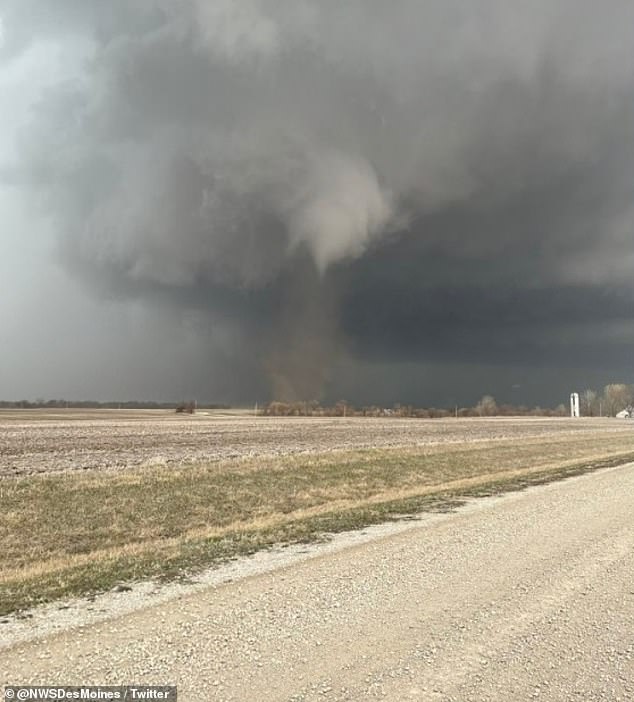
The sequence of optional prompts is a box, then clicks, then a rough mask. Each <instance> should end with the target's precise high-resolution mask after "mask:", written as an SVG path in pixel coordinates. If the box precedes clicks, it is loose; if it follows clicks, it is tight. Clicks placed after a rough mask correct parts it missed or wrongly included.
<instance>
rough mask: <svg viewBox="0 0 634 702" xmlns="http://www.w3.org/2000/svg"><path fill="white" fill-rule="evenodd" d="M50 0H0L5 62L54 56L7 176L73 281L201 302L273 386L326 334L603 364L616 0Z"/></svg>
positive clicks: (298, 372)
mask: <svg viewBox="0 0 634 702" xmlns="http://www.w3.org/2000/svg"><path fill="white" fill-rule="evenodd" d="M52 7H53V6H52V5H51V4H50V3H45V2H41V1H40V2H37V1H35V0H29V1H25V0H20V1H19V2H18V0H15V1H13V2H11V1H9V2H7V1H6V0H5V2H4V3H0V17H2V19H3V25H4V34H5V40H4V45H3V47H2V49H1V51H2V56H3V60H4V61H5V62H9V61H13V60H15V59H16V56H19V54H20V52H22V51H25V50H26V48H27V47H28V46H30V45H32V44H33V43H34V42H38V41H48V42H51V41H58V42H62V43H65V44H73V43H75V44H77V46H78V47H80V49H81V51H79V49H78V51H79V53H80V54H81V56H82V60H81V61H79V62H76V63H75V64H73V65H69V66H68V77H67V79H66V80H64V81H63V82H60V84H58V85H56V86H54V87H53V88H52V89H50V90H48V91H46V92H45V93H44V94H43V95H42V97H41V100H40V102H39V104H38V105H37V109H36V111H35V113H34V116H33V120H32V123H31V125H30V126H29V127H28V128H27V129H25V130H24V132H23V140H22V147H21V164H20V165H21V173H20V174H19V175H14V176H13V177H14V178H15V179H16V180H17V182H20V183H23V184H24V187H28V188H29V189H30V190H31V191H32V192H33V193H35V194H37V196H38V201H39V202H40V203H41V204H42V205H43V207H44V209H45V211H46V212H47V213H48V214H49V216H51V217H52V219H53V220H54V221H55V223H56V226H57V228H58V230H59V236H60V249H61V251H62V255H63V258H64V261H65V262H66V265H67V266H68V267H69V269H70V270H72V271H73V272H74V273H75V274H76V275H77V276H78V277H80V278H81V279H83V280H84V281H86V283H87V284H88V285H89V286H90V287H91V288H92V289H93V290H94V291H96V292H97V294H100V295H110V296H112V295H118V296H120V297H121V298H124V299H127V298H134V299H137V300H138V299H140V300H144V301H147V304H161V305H169V306H174V307H175V308H182V309H183V310H185V309H196V310H203V311H204V313H205V314H206V315H207V316H208V319H209V324H210V326H211V328H212V329H216V330H217V333H218V334H228V335H229V337H230V338H231V339H232V340H233V342H232V343H233V344H234V345H235V349H236V353H235V364H236V366H238V367H240V368H243V369H244V374H243V377H244V378H245V381H244V382H245V383H247V382H248V383H251V384H252V383H253V382H254V378H263V377H266V378H267V379H268V382H269V384H270V386H271V388H272V389H271V391H270V392H271V393H272V394H275V395H278V396H286V397H292V396H302V397H306V396H309V395H312V394H315V393H317V392H319V389H320V388H321V387H322V386H323V384H324V382H326V381H327V378H328V372H329V368H330V366H331V365H332V364H333V363H334V361H335V359H336V358H337V356H338V354H339V353H341V352H347V353H348V354H351V355H352V357H353V358H359V359H374V360H381V361H394V360H399V361H400V360H407V361H414V360H417V359H418V360H425V361H427V360H431V361H436V360H438V359H444V360H448V359H454V360H455V361H456V362H463V361H468V362H470V363H477V362H483V363H484V362H497V363H501V364H503V363H514V362H522V363H524V364H525V363H527V362H531V363H536V364H542V365H547V364H551V365H552V364H562V363H567V362H568V359H569V358H570V356H571V354H573V353H575V349H576V348H577V347H579V345H580V344H581V345H582V350H581V351H580V352H579V353H578V354H577V361H576V362H585V363H587V364H589V365H592V359H593V357H594V355H595V354H597V353H598V352H599V350H601V351H602V353H603V358H604V359H605V358H608V359H612V360H613V361H615V362H620V363H621V365H622V364H623V362H624V359H625V356H626V352H627V348H628V344H629V342H630V341H631V339H630V337H629V333H628V325H629V324H630V323H631V321H632V305H631V302H632V298H633V295H632V289H633V286H632V284H631V282H630V279H631V270H632V263H634V257H633V254H632V250H631V249H632V246H631V243H632V225H633V219H634V207H633V205H632V202H633V200H632V196H633V195H634V139H632V136H633V131H632V128H633V127H634V107H633V105H634V102H633V98H634V78H633V77H632V71H631V67H632V65H633V59H634V6H633V5H632V3H631V2H629V0H627V1H626V0H611V1H610V2H608V3H601V4H599V3H596V2H590V1H589V0H588V1H579V0H575V1H574V2H573V0H556V1H552V0H551V1H549V2H546V0H543V1H541V0H535V1H534V2H531V3H508V2H502V0H482V1H481V2H478V3H472V2H464V1H463V0H442V1H440V0H434V1H431V2H425V3H420V2H414V1H413V0H411V1H406V0H401V1H399V2H394V3H385V2H378V1H377V2H368V1H364V2H361V1H360V0H359V1H358V2H354V1H353V2H347V3H339V2H334V1H332V2H319V3H317V2H301V1H299V0H294V1H293V2H291V1H290V0H286V1H282V0H279V1H277V2H257V1H256V0H244V1H243V2H239V3H236V2H231V1H230V0H217V1H215V2H212V1H208V2H207V1H203V0H187V1H184V2H180V3H172V2H167V1H160V0H154V1H151V0H140V1H137V2H131V3H128V2H114V3H102V2H96V1H94V2H87V1H85V0H82V1H81V2H80V1H79V0H77V1H71V0H63V1H62V0H60V2H57V3H55V7H54V10H55V11H53V9H52ZM6 172H8V171H6ZM212 336H213V335H212ZM212 353H213V351H212V350H211V347H210V354H212ZM247 379H248V380H247ZM241 391H244V388H242V389H238V388H237V389H236V394H237V395H238V394H240V392H241Z"/></svg>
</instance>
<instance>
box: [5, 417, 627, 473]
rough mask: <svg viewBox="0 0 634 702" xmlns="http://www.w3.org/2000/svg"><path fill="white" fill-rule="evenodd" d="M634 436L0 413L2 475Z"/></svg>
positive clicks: (321, 421)
mask: <svg viewBox="0 0 634 702" xmlns="http://www.w3.org/2000/svg"><path fill="white" fill-rule="evenodd" d="M588 432H590V435H592V436H597V437H598V436H602V435H604V434H605V433H606V432H607V433H613V432H622V433H623V434H624V436H629V435H631V434H632V433H633V432H634V422H633V423H632V424H630V423H629V422H627V421H616V420H610V419H603V420H601V419H576V420H570V419H546V418H497V417H496V418H486V419H432V420H424V419H397V418H378V419H375V418H346V419H344V418H332V417H318V418H312V417H309V418H306V417H298V418H291V417H282V418H276V417H253V416H251V415H250V414H248V413H246V412H245V413H243V414H237V413H234V414H230V413H226V412H222V411H218V412H209V413H208V414H195V415H193V416H190V415H180V416H179V415H175V414H174V413H173V412H170V411H162V410H158V411H157V410H145V411H144V410H119V411H118V410H88V411H76V410H24V411H16V410H0V476H20V475H31V474H35V473H55V472H64V471H69V470H116V469H119V470H124V469H128V468H133V467H138V466H148V465H152V464H154V465H164V466H165V465H167V466H178V465H182V464H192V463H200V462H201V461H221V460H227V459H245V458H247V459H251V458H254V457H264V456H269V457H270V456H286V455H293V454H301V453H324V452H330V451H349V450H355V449H368V448H395V447H429V446H438V445H456V444H467V443H469V444H470V443H474V442H483V441H503V440H508V439H528V438H544V439H546V438H550V437H557V436H558V437H565V436H578V437H580V438H581V437H583V436H586V435H588Z"/></svg>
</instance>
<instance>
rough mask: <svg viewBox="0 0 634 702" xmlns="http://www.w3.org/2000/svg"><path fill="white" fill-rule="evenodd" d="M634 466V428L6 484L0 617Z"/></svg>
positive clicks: (1, 496)
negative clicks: (474, 498)
mask: <svg viewBox="0 0 634 702" xmlns="http://www.w3.org/2000/svg"><path fill="white" fill-rule="evenodd" d="M631 460H634V441H632V438H631V436H630V434H629V432H628V433H624V432H622V431H618V432H614V433H612V432H601V433H598V434H597V433H592V432H583V433H577V434H564V435H561V436H552V437H549V438H546V439H545V438H539V439H536V438H528V439H519V440H500V441H495V442H481V443H476V444H473V445H471V446H466V445H464V444H462V445H460V444H449V445H444V446H426V447H421V448H395V449H364V450H356V451H347V452H329V453H326V454H312V455H311V454H308V455H294V456H292V455H291V456H282V457H276V458H273V457H264V458H254V459H250V460H240V461H221V462H215V463H207V464H197V465H190V466H187V467H180V468H169V469H166V468H165V467H148V468H136V469H133V470H122V471H120V472H85V473H82V472H69V473H62V474H55V475H47V476H29V477H20V478H12V479H5V480H1V481H0V504H1V505H2V511H3V516H2V520H1V521H0V613H7V612H10V611H15V610H17V609H21V608H25V607H28V606H30V605H33V604H35V603H37V602H42V601H46V600H50V599H54V598H57V597H60V596H63V595H68V594H82V593H88V592H93V591H97V590H102V589H107V588H109V587H112V586H113V585H114V584H116V583H117V582H121V581H125V580H130V579H135V578H145V577H173V576H176V575H182V574H183V573H187V572H191V571H193V570H196V569H199V568H202V567H205V566H208V565H210V564H212V563H215V562H218V561H221V560H225V559H227V558H231V557H233V556H236V555H240V554H244V553H250V552H252V551H254V550H257V549H259V548H263V547H266V546H269V545H271V544H273V543H276V542H285V541H288V542H292V541H298V540H307V539H315V538H320V537H322V536H323V534H324V533H325V532H332V531H340V530H343V529H350V528H356V527H360V526H362V525H367V524H370V523H376V522H378V521H382V520H385V519H391V518H395V517H396V515H402V514H409V513H413V512H417V511H420V510H422V509H445V508H448V507H449V506H450V505H452V504H455V503H456V501H459V500H460V499H463V498H464V497H465V496H467V495H470V494H483V493H487V494H488V493H490V492H495V491H499V490H505V489H512V488H517V487H522V486H524V485H526V484H531V483H535V482H544V481H546V480H551V479H555V478H557V477H561V476H565V475H570V474H575V473H579V472H583V471H587V470H592V469H594V468H597V467H601V466H605V465H614V464H617V463H624V462H627V461H631Z"/></svg>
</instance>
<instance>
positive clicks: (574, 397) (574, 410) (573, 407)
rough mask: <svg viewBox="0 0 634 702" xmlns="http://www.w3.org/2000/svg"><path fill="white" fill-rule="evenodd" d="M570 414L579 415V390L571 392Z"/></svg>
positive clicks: (572, 415)
mask: <svg viewBox="0 0 634 702" xmlns="http://www.w3.org/2000/svg"><path fill="white" fill-rule="evenodd" d="M570 416H571V417H579V416H580V414H579V393H578V392H571V393H570Z"/></svg>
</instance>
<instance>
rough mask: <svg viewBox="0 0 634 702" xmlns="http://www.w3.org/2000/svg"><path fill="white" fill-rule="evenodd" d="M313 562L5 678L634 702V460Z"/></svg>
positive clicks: (29, 649) (323, 696)
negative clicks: (631, 701)
mask: <svg viewBox="0 0 634 702" xmlns="http://www.w3.org/2000/svg"><path fill="white" fill-rule="evenodd" d="M401 527H402V525H401ZM315 554H316V555H314V557H310V558H305V559H304V560H303V561H301V562H298V563H295V564H294V565H290V566H286V567H284V568H281V569H278V570H275V571H270V572H265V573H261V574H258V575H252V576H251V577H248V578H244V579H238V580H236V581H235V582H232V583H226V584H223V585H218V586H215V587H207V588H206V589H204V590H199V591H197V592H193V593H191V594H186V595H181V596H180V597H179V598H177V599H173V600H171V601H168V602H164V603H162V604H159V605H156V606H153V607H150V608H146V609H142V610H139V611H136V612H133V613H131V614H126V615H125V616H124V617H120V618H118V619H117V618H115V619H111V620H109V621H104V622H101V623H97V624H94V623H93V624H90V625H86V626H84V627H80V628H77V629H74V630H70V631H66V632H62V633H60V634H56V635H53V636H48V637H46V638H44V639H42V640H40V641H38V642H31V643H23V644H19V645H17V646H14V647H12V648H8V649H4V650H3V651H2V652H1V653H0V677H1V678H2V679H3V682H4V683H5V684H9V683H11V684H17V683H26V682H38V683H41V684H57V683H59V684H62V683H65V684H78V683H82V684H88V683H95V684H96V683H102V684H126V683H132V682H136V683H148V684H159V683H163V684H167V683H177V684H178V686H179V699H180V700H187V701H189V700H192V701H194V700H196V701H198V700H227V701H229V700H249V701H251V700H253V701H258V702H259V701H260V700H287V701H295V702H299V701H300V700H374V699H381V700H393V701H405V700H420V701H425V702H427V701H430V702H431V701H445V702H449V701H450V700H453V701H455V702H469V701H470V700H473V701H474V702H475V701H477V702H484V701H487V700H488V701H493V700H495V701H498V700H499V701H504V702H508V701H509V700H516V701H522V700H553V701H558V702H559V701H569V700H579V701H580V702H594V701H595V700H610V702H615V701H617V700H621V701H623V702H625V701H626V700H633V699H634V466H631V465H630V466H624V467H620V468H613V469H608V470H604V471H600V472H596V473H593V474H588V475H585V476H582V477H578V478H573V479H570V480H567V481H562V482H558V483H552V484H550V485H546V486H541V487H538V488H532V489H530V490H528V491H525V492H522V493H512V494H509V495H505V496H502V497H499V498H487V499H484V500H480V501H475V502H472V503H470V504H469V505H468V506H467V507H466V508H463V509H461V510H459V511H457V512H455V513H451V514H446V515H440V516H438V515H437V516H433V517H428V518H426V520H424V521H423V522H422V523H413V524H412V526H411V528H407V529H403V528H401V529H400V531H399V532H398V533H393V534H391V535H384V536H383V537H381V538H375V539H373V540H371V541H368V542H366V543H361V544H357V545H355V546H352V547H348V548H342V549H339V550H335V551H334V552H333V549H330V551H329V552H326V551H321V552H320V551H319V550H317V551H315ZM0 634H1V630H0Z"/></svg>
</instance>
